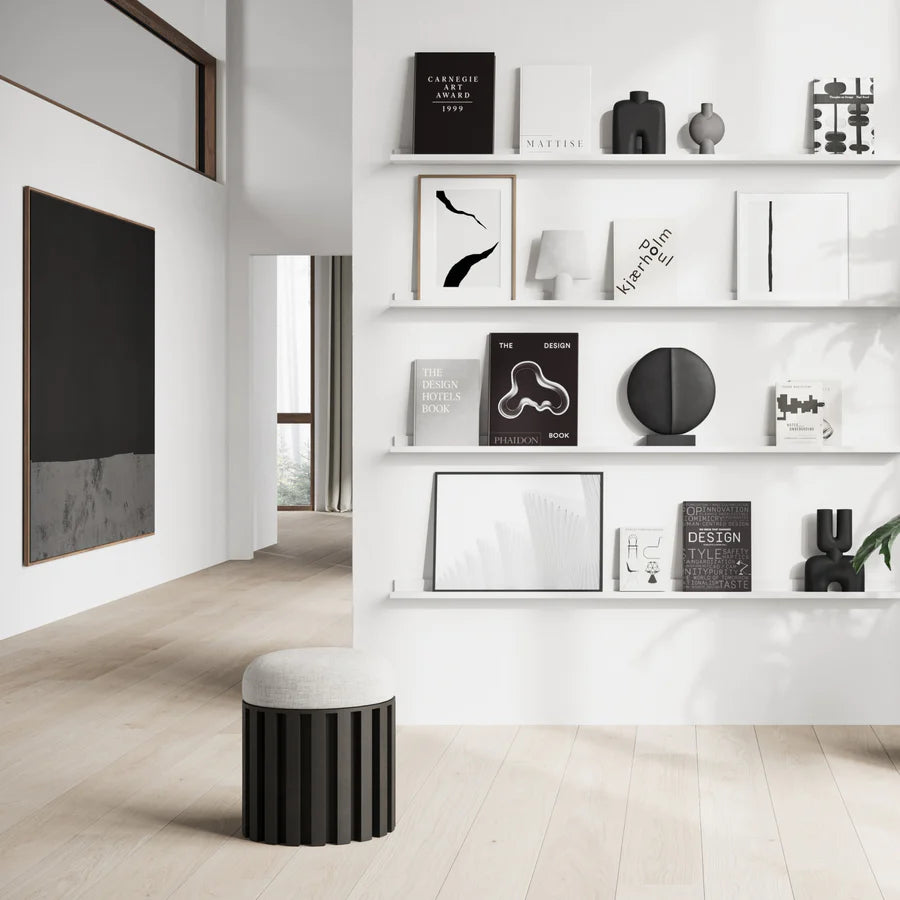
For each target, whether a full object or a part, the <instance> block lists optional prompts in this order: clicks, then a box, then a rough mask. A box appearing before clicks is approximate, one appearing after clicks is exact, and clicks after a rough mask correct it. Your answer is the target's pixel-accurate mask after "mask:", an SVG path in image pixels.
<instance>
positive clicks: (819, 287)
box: [737, 192, 850, 304]
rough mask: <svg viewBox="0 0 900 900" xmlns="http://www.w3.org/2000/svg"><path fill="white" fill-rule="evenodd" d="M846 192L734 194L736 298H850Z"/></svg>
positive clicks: (796, 300)
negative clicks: (735, 209) (735, 202)
mask: <svg viewBox="0 0 900 900" xmlns="http://www.w3.org/2000/svg"><path fill="white" fill-rule="evenodd" d="M849 210H850V204H849V196H848V195H847V194H846V193H815V194H813V193H809V194H744V193H740V192H738V194H737V299H738V300H739V301H741V300H746V301H754V302H764V301H767V300H771V301H773V302H777V301H785V302H793V303H809V304H815V303H821V302H824V301H831V302H835V301H841V300H849V298H850V225H849Z"/></svg>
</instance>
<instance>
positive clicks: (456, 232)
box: [416, 175, 516, 306]
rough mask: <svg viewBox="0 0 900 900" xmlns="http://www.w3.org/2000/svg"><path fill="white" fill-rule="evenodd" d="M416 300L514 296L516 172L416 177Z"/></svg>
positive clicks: (481, 300) (469, 301) (472, 301)
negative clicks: (417, 181)
mask: <svg viewBox="0 0 900 900" xmlns="http://www.w3.org/2000/svg"><path fill="white" fill-rule="evenodd" d="M418 204H419V216H418V218H419V233H418V241H417V244H418V247H417V249H418V266H417V272H418V275H417V284H416V299H418V300H421V301H423V302H426V303H454V304H463V305H472V306H478V305H485V306H490V305H494V304H497V303H503V302H506V301H511V300H515V299H516V278H515V272H516V250H515V246H516V176H515V175H419V191H418Z"/></svg>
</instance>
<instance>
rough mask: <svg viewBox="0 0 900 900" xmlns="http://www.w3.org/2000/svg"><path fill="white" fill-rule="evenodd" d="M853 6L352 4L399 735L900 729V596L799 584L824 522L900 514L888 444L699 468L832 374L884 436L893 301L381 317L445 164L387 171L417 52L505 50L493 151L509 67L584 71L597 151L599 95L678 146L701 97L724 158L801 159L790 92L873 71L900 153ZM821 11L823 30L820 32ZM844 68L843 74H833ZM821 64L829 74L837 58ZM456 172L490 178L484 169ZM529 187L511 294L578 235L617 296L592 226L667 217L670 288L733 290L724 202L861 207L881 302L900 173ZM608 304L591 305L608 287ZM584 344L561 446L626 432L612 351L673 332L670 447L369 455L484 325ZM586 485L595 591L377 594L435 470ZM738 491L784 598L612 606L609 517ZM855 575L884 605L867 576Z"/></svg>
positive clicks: (895, 346) (756, 436) (878, 54)
mask: <svg viewBox="0 0 900 900" xmlns="http://www.w3.org/2000/svg"><path fill="white" fill-rule="evenodd" d="M864 10H865V14H864V15H861V16H857V17H854V16H848V15H847V14H846V7H845V5H844V4H841V3H838V2H837V0H817V2H812V0H792V2H790V3H784V2H783V0H758V2H754V3H751V4H737V3H728V4H726V5H725V6H723V5H722V4H721V3H712V2H707V0H684V2H682V3H678V4H671V3H666V2H663V0H648V2H645V3H642V4H624V3H613V2H588V0H558V2H556V3H554V4H552V5H549V6H548V4H546V3H545V2H538V0H460V2H458V3H455V4H452V5H449V6H448V5H442V4H429V7H428V11H427V15H425V14H423V10H422V5H421V3H418V2H416V0H358V2H356V3H355V4H354V22H353V33H354V47H353V66H354V72H353V79H354V112H353V130H354V142H353V151H354V161H353V178H354V197H353V213H354V219H353V248H354V348H355V349H354V361H353V366H354V379H355V382H354V387H355V400H354V462H353V464H354V547H353V556H354V560H353V562H354V640H355V644H356V645H357V646H360V647H363V648H367V649H372V650H377V651H379V652H382V653H384V654H386V655H387V656H388V657H389V658H390V659H391V661H392V662H393V663H394V665H395V666H396V668H397V670H398V674H399V682H400V686H399V688H398V691H397V694H398V710H399V713H398V714H399V715H400V716H401V718H402V719H403V720H405V721H407V722H807V721H816V722H857V721H893V720H896V718H897V716H898V715H900V654H898V653H897V647H898V646H900V606H898V605H897V604H895V603H893V602H890V601H887V600H872V599H857V600H852V599H851V600H842V599H841V596H840V594H837V595H836V596H835V598H834V600H829V601H828V602H823V601H821V600H812V599H807V598H806V597H804V595H803V594H802V593H798V592H793V593H792V592H791V588H792V587H793V586H795V585H796V584H797V581H796V580H797V579H799V578H802V563H803V561H804V559H805V557H806V556H807V555H809V554H810V553H812V552H813V549H812V547H811V546H810V526H811V522H812V518H813V517H814V514H815V510H816V509H817V508H819V507H833V508H837V507H851V508H852V509H853V510H854V519H855V523H854V524H855V537H856V540H857V541H859V540H860V539H861V538H862V537H863V536H864V535H865V534H866V533H867V532H868V531H869V530H870V529H871V528H872V527H874V526H875V525H877V524H880V523H881V522H882V521H883V520H885V519H886V518H888V517H890V516H891V515H895V514H896V513H897V512H898V511H900V478H898V476H900V471H898V463H897V457H896V456H892V455H871V456H869V455H867V456H852V455H849V456H834V457H832V456H829V457H827V458H817V457H815V456H801V457H790V456H762V455H757V456H750V455H740V454H722V455H703V454H702V453H701V452H699V451H701V450H702V448H703V447H704V446H707V447H735V448H739V447H748V446H756V445H760V444H763V443H765V442H766V440H767V435H771V434H772V433H773V426H772V418H773V413H772V388H773V386H774V384H775V382H776V381H778V380H780V379H786V378H789V377H794V378H797V377H800V378H802V377H809V378H813V377H820V378H821V377H826V376H827V377H828V378H835V379H838V380H840V381H841V382H843V386H844V422H845V441H844V442H845V444H847V445H852V446H858V447H863V448H865V447H871V446H876V445H878V446H886V447H891V446H892V447H898V446H900V403H898V388H900V312H898V311H896V310H889V309H883V308H881V309H879V308H871V309H820V310H816V309H810V310H798V309H782V310H778V309H776V310H751V309H743V310H742V309H734V310H721V309H709V310H702V309H700V310H697V309H694V310H690V309H672V310H670V311H667V310H641V309H630V310H629V309H612V310H610V309H605V310H602V311H601V310H591V309H571V308H570V309H555V308H554V307H553V306H552V305H548V306H547V307H546V308H541V309H532V308H529V309H515V308H512V307H511V308H510V309H503V310H497V309H482V310H450V309H443V310H436V309H424V310H415V309H412V310H411V309H390V308H389V304H390V301H391V296H392V294H394V293H398V294H401V295H403V294H408V293H409V292H410V291H411V290H412V287H413V278H414V271H415V257H414V227H415V218H414V199H415V177H416V175H417V174H418V172H419V171H423V172H430V173H434V174H439V173H441V172H443V171H445V170H443V169H441V168H439V167H428V168H421V169H419V168H417V167H415V166H400V165H390V164H389V154H390V153H391V151H392V150H393V149H395V148H398V147H406V148H408V147H409V146H410V145H411V136H412V59H411V58H412V55H413V54H414V52H415V51H417V50H490V51H494V52H496V54H497V86H496V133H495V149H496V151H497V152H504V151H506V152H508V151H509V148H511V147H513V146H515V144H516V143H517V127H518V125H517V122H518V116H517V85H518V75H517V69H518V67H519V66H521V65H525V64H537V63H584V64H590V65H591V66H592V67H593V117H592V121H593V125H594V147H593V149H595V150H597V149H600V147H604V148H608V146H609V144H610V125H611V117H610V114H609V111H610V110H611V109H612V105H613V103H614V102H615V101H616V100H619V99H622V98H626V97H627V96H628V92H629V91H630V90H638V89H641V90H648V91H649V92H650V96H651V97H653V98H657V99H660V100H662V101H663V102H664V103H665V105H666V115H667V130H668V149H669V153H679V152H681V153H687V152H689V151H688V150H687V149H682V148H683V147H687V146H689V144H688V143H686V142H685V141H684V130H685V129H684V126H685V125H686V123H687V122H688V121H689V119H690V117H691V116H692V115H693V114H694V113H695V112H696V111H698V110H699V107H700V103H701V102H702V101H712V102H713V103H714V104H715V109H716V111H718V112H719V113H720V114H721V115H722V116H723V118H724V120H725V124H726V134H725V138H724V141H723V142H722V144H721V145H720V146H719V148H718V151H719V152H720V153H727V154H734V155H752V154H781V155H788V154H793V153H801V152H803V151H804V147H805V145H806V143H807V124H806V123H807V121H808V110H807V103H808V85H809V82H810V80H811V79H812V78H814V77H821V76H830V75H835V74H838V75H847V76H850V75H857V74H859V75H873V76H874V77H875V81H876V92H877V93H876V96H877V106H876V111H877V112H876V115H877V152H878V153H879V154H880V155H891V154H894V155H896V154H897V152H898V151H900V129H898V125H900V123H898V120H897V117H896V116H895V115H894V114H893V110H894V109H895V108H896V106H897V102H898V100H900V60H898V56H897V53H896V41H897V37H898V34H900V10H898V8H897V7H896V4H894V3H893V2H892V0H870V2H867V3H866V4H865V5H864ZM836 23H839V25H837V24H836ZM838 61H839V63H838ZM836 67H837V69H839V71H837V72H836V71H834V70H835V68H836ZM446 171H455V172H470V173H472V172H479V171H488V172H494V173H502V172H505V171H506V170H505V169H503V168H500V167H495V166H492V167H490V168H489V169H486V170H485V169H479V168H478V167H477V166H475V167H471V168H469V169H462V168H454V169H452V170H451V169H448V170H446ZM514 171H515V172H516V174H517V175H518V207H517V209H518V217H517V225H518V235H517V256H518V260H517V267H518V271H517V284H518V288H519V293H520V295H522V296H534V295H535V292H539V291H540V290H541V289H542V287H543V285H542V284H540V283H538V282H536V281H534V280H533V272H534V267H535V262H536V252H537V246H538V241H539V238H540V234H541V231H542V229H544V228H581V229H585V230H586V231H587V232H588V235H589V246H590V248H591V250H590V252H591V264H592V278H591V280H590V281H589V282H584V283H580V284H579V285H578V288H579V290H580V291H583V292H584V295H585V296H595V297H599V296H601V295H602V294H603V293H606V294H608V292H609V291H611V289H612V272H611V247H612V244H611V237H610V224H611V222H612V221H613V220H614V219H616V218H626V217H631V218H639V217H648V218H667V217H670V218H677V219H678V220H679V222H680V224H681V226H682V235H683V239H682V241H681V243H680V245H679V265H680V271H679V280H680V299H681V300H682V301H686V300H687V299H690V298H697V299H700V300H724V299H727V298H729V297H730V296H731V292H733V291H734V287H735V285H734V282H735V244H734V242H735V211H734V210H735V199H734V195H735V191H759V192H764V191H765V192H768V191H847V192H849V193H850V234H851V244H850V253H851V267H852V268H851V294H852V296H853V297H854V298H855V299H859V300H873V299H876V298H881V297H884V296H890V297H897V296H898V295H900V253H898V250H897V248H898V246H900V202H898V201H900V168H892V167H871V168H859V169H852V170H850V169H846V168H829V169H817V168H813V167H786V166H776V167H769V166H765V167H763V166H757V167H749V166H739V165H735V166H724V167H716V168H711V167H702V168H697V169H690V170H685V169H675V168H665V167H658V168H657V167H650V168H637V167H625V166H623V167H612V168H610V167H603V168H600V167H597V168H592V167H590V166H560V167H526V166H522V167H519V168H516V169H514ZM598 302H599V301H598ZM517 330H521V331H577V332H579V334H580V336H581V346H580V384H579V443H580V444H582V445H605V446H622V445H630V444H634V443H636V442H637V440H638V439H639V437H640V435H641V434H642V431H641V427H640V425H639V424H638V423H637V422H636V421H635V420H634V418H633V417H632V416H631V414H630V412H629V410H628V408H627V405H626V403H625V401H624V381H625V379H626V377H627V374H628V371H629V369H630V367H631V365H632V364H633V363H634V362H635V361H636V360H637V359H639V358H640V357H641V356H642V355H644V354H645V353H646V352H648V351H649V350H652V349H654V348H655V347H661V346H684V347H688V348H690V349H692V350H694V351H695V352H697V353H699V354H700V355H701V356H702V357H703V358H704V359H705V360H706V361H707V362H708V363H709V365H710V366H711V368H712V370H713V373H714V375H715V377H716V381H717V389H718V395H717V399H716V404H715V406H714V408H713V411H712V413H711V414H710V416H709V418H708V420H707V421H706V422H705V423H703V425H702V426H700V428H699V429H698V431H697V434H698V438H697V440H698V448H697V449H698V453H697V454H685V455H679V456H647V457H643V456H641V455H640V454H639V453H635V454H633V455H621V456H603V457H599V456H591V455H586V454H585V455H579V454H574V455H572V454H567V455H565V456H560V455H551V454H545V455H541V456H536V457H534V460H533V464H532V465H529V462H530V461H531V458H529V459H528V460H524V459H523V458H522V457H510V456H505V457H502V458H499V457H498V459H497V460H496V461H495V460H492V459H491V458H490V457H486V456H480V457H474V456H470V457H465V456H449V455H448V456H443V457H442V456H439V455H432V456H413V455H400V454H395V455H391V454H389V453H388V450H389V447H390V444H391V440H392V437H393V436H394V435H403V434H405V433H406V430H407V427H406V425H407V398H408V394H409V376H410V362H411V361H412V360H413V359H415V358H435V357H476V358H480V359H482V360H483V359H484V356H485V345H486V338H487V335H488V334H489V333H490V332H492V331H517ZM510 463H511V464H512V466H518V467H521V468H531V469H535V468H537V469H553V470H556V469H560V470H573V471H577V470H579V469H583V470H600V471H603V472H604V474H605V537H604V542H603V543H604V547H603V549H604V586H605V588H606V590H607V591H609V592H610V593H609V594H608V596H607V597H605V598H604V599H603V600H602V601H599V602H598V601H596V600H591V601H581V600H575V599H572V598H560V599H559V600H541V601H526V600H521V599H516V598H513V597H504V596H502V595H498V596H497V597H496V598H494V599H492V600H489V601H474V600H473V601H463V600H442V599H441V597H440V596H439V595H435V596H434V597H433V598H432V599H429V600H427V601H413V600H409V601H402V600H391V599H390V598H389V597H388V594H389V592H390V591H391V588H392V584H393V582H394V581H395V580H397V581H398V582H401V583H411V582H415V581H416V580H417V579H418V580H421V579H422V578H423V577H425V576H427V575H428V572H427V560H428V553H429V540H428V539H429V521H430V519H429V516H430V511H431V510H430V506H431V497H432V482H433V476H434V473H435V471H440V470H443V471H447V470H452V471H465V470H482V469H488V468H490V469H508V468H511V467H512V466H511V465H508V464H510ZM683 500H750V501H752V504H753V582H754V588H755V589H757V590H772V591H783V596H782V597H780V598H778V599H766V600H754V599H746V598H742V597H741V595H740V594H734V595H733V596H731V597H727V598H725V599H721V598H710V599H705V600H697V599H685V600H679V599H678V598H675V599H672V598H667V597H662V598H659V599H658V600H654V601H646V600H638V601H635V600H630V599H629V597H628V595H627V594H617V593H615V592H613V586H614V581H613V579H614V578H615V577H616V576H617V571H616V565H615V564H614V557H615V554H616V550H617V543H616V528H617V527H618V526H639V525H648V526H652V525H662V526H665V527H667V528H668V529H669V531H670V534H671V535H672V537H673V538H676V541H675V546H676V556H674V557H673V562H672V566H671V571H670V572H669V573H667V574H671V575H677V574H679V569H680V553H679V552H678V551H680V540H678V539H677V538H678V532H679V531H680V529H679V518H678V516H679V503H680V502H681V501H683ZM867 578H868V584H867V587H869V588H870V589H874V590H878V589H886V590H896V585H897V582H896V578H895V577H894V576H893V575H891V574H890V573H888V572H887V570H886V569H884V567H883V566H881V565H880V563H876V562H873V563H871V564H870V565H869V566H868V569H867Z"/></svg>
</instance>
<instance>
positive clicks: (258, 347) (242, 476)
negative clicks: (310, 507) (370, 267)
mask: <svg viewBox="0 0 900 900" xmlns="http://www.w3.org/2000/svg"><path fill="white" fill-rule="evenodd" d="M351 16H352V7H351V2H350V0H329V2H323V0H228V67H227V82H228V106H227V115H228V140H227V159H228V309H229V325H228V366H229V368H228V390H229V422H230V426H229V470H228V498H229V509H230V529H229V553H230V555H231V556H232V557H233V558H236V559H240V558H249V557H250V556H252V555H253V551H254V550H256V549H258V548H260V547H264V546H267V545H268V544H272V543H274V541H275V539H276V538H275V535H276V532H277V518H276V508H275V495H274V491H273V487H274V484H275V464H276V456H275V444H274V419H271V422H272V424H271V428H270V429H269V434H271V439H272V440H271V444H269V443H267V439H260V437H259V433H260V432H259V428H260V427H264V425H265V422H266V420H267V417H273V416H274V413H275V354H274V352H273V348H274V346H275V342H274V341H275V336H274V334H270V333H267V332H266V327H267V325H266V323H270V322H271V323H274V320H275V319H274V316H275V311H274V302H275V295H274V292H271V291H269V292H267V291H264V290H257V291H254V290H253V289H252V286H251V281H252V278H251V257H253V256H264V255H275V254H283V255H287V256H291V255H301V256H303V255H316V254H320V255H339V254H344V253H349V252H350V237H351V228H350V216H351V204H350V190H351V176H352V173H351V167H350V129H351V113H350V104H351V87H352V85H351V74H350V72H351V69H350V66H351V52H352V32H351ZM254 304H257V305H259V304H263V305H266V304H268V305H270V306H271V309H268V310H267V309H255V308H254ZM316 456H317V458H319V459H324V458H325V455H324V453H323V452H319V451H318V450H317V453H316Z"/></svg>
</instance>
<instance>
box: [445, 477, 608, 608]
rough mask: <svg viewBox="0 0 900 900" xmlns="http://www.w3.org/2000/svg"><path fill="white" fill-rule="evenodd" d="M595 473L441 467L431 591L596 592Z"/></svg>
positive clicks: (599, 513) (598, 487)
mask: <svg viewBox="0 0 900 900" xmlns="http://www.w3.org/2000/svg"><path fill="white" fill-rule="evenodd" d="M602 539H603V475H602V473H600V472H439V473H438V474H437V475H436V476H435V535H434V589H435V590H436V591H469V590H471V591H599V590H602V589H603V585H602V571H603V565H602Z"/></svg>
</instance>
